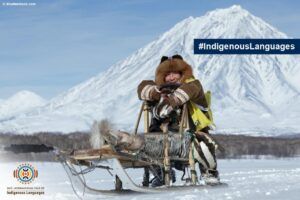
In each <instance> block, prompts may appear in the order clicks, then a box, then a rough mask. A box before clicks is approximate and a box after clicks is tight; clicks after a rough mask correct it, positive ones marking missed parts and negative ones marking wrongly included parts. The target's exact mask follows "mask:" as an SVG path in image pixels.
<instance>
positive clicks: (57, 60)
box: [0, 0, 300, 100]
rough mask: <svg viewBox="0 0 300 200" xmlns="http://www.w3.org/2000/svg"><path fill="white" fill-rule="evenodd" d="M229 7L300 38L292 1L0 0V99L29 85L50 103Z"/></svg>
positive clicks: (298, 12)
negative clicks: (189, 23) (188, 22)
mask: <svg viewBox="0 0 300 200" xmlns="http://www.w3.org/2000/svg"><path fill="white" fill-rule="evenodd" d="M8 2H19V3H20V2H27V3H35V5H32V6H7V5H5V3H8ZM233 4H238V5H241V6H242V7H243V8H244V9H246V10H248V11H250V12H251V13H252V14H254V15H255V16H258V17H260V18H262V19H263V20H265V21H266V22H268V23H270V24H271V25H272V26H274V27H276V28H277V29H279V30H280V31H282V32H284V33H286V34H287V35H288V36H290V37H294V38H299V36H300V26H299V21H300V2H299V1H296V0H294V1H291V0H285V1H279V0H265V1H261V0H251V1H235V0H215V1H211V0H189V1H187V0H164V1H162V0H27V1H24V0H13V1H12V0H6V1H5V0H0V45H1V48H0V99H6V98H8V97H10V96H11V95H13V94H15V93H16V92H18V91H20V90H30V91H33V92H35V93H37V94H38V95H40V96H42V97H43V98H45V99H48V100H49V99H51V98H53V97H55V96H56V95H58V94H60V93H62V92H64V91H66V90H68V89H70V88H71V87H73V86H75V85H77V84H79V83H81V82H83V81H85V80H87V79H89V78H91V77H93V76H95V75H97V74H99V73H101V72H102V71H105V70H107V69H108V68H109V67H110V66H111V65H112V64H114V63H116V62H118V61H120V60H123V59H125V58H126V57H127V56H129V55H131V54H132V53H133V52H134V51H136V50H138V49H139V48H142V47H143V46H145V45H146V44H148V43H149V42H151V41H153V40H155V39H157V38H158V37H159V36H160V35H161V34H163V33H164V32H165V31H167V30H169V29H170V28H172V27H173V26H174V25H175V24H176V23H178V22H179V21H181V20H183V19H185V18H187V17H189V16H193V17H199V16H202V15H204V14H205V13H206V12H208V11H211V10H214V9H216V8H227V7H230V6H232V5H233Z"/></svg>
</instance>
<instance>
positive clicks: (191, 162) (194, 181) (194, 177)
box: [189, 141, 197, 185]
mask: <svg viewBox="0 0 300 200" xmlns="http://www.w3.org/2000/svg"><path fill="white" fill-rule="evenodd" d="M194 150H195V145H194V141H192V143H191V146H190V152H189V165H190V168H191V176H192V184H193V185H196V184H197V172H196V167H195V158H194V155H193V154H194V153H193V151H194Z"/></svg>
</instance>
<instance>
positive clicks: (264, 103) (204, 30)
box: [0, 5, 300, 135]
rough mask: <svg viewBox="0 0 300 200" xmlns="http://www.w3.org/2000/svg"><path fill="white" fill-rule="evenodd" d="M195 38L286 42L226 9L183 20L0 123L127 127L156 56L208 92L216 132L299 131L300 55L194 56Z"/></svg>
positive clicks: (17, 127)
mask: <svg viewBox="0 0 300 200" xmlns="http://www.w3.org/2000/svg"><path fill="white" fill-rule="evenodd" d="M195 38H287V35H286V34H284V33H282V32H280V31H279V30H277V29H276V28H274V27H272V26H271V25H270V24H268V23H266V22H265V21H263V20H262V19H260V18H258V17H256V16H253V15H252V14H251V13H249V12H248V11H247V10H245V9H243V8H241V7H240V6H237V5H234V6H232V7H229V8H227V9H216V10H214V11H211V12H208V13H206V14H205V15H204V16H201V17H196V18H193V17H189V18H186V19H184V20H182V21H181V22H179V23H178V24H176V25H175V26H174V27H173V28H171V29H170V30H169V31H167V32H165V33H164V34H162V35H161V36H159V37H158V38H157V39H156V40H155V41H153V42H151V43H149V44H148V45H146V46H145V47H143V48H141V49H139V50H137V51H136V52H134V53H133V54H132V55H131V56H129V57H128V58H126V59H125V60H123V61H120V62H118V63H116V64H114V65H113V66H111V67H110V68H109V69H108V70H107V71H106V72H103V73H101V74H99V75H97V76H95V77H92V78H91V79H89V80H87V81H85V82H83V83H81V84H79V85H77V86H75V87H73V88H71V89H70V90H68V91H67V92H65V93H63V94H61V95H59V96H57V97H56V98H54V99H53V100H51V101H50V102H49V103H48V104H47V105H45V106H43V107H42V108H38V109H35V110H34V111H32V112H27V113H25V114H23V115H21V116H16V117H15V118H14V119H12V120H10V121H5V122H2V123H0V131H1V130H14V131H17V132H36V131H62V132H70V131H75V130H86V129H89V127H90V125H91V123H92V122H93V120H99V119H102V118H109V119H110V120H111V121H113V122H114V123H116V124H117V126H119V127H120V128H127V129H133V126H134V123H135V120H136V118H137V114H138V110H139V107H140V104H141V102H140V101H139V100H138V98H137V93H136V88H137V85H138V84H139V82H140V81H141V80H144V79H153V78H154V72H155V69H156V67H157V65H158V64H159V60H160V58H161V56H163V55H172V54H175V53H178V54H181V55H182V56H183V58H184V59H185V60H186V61H187V62H188V63H190V64H191V65H192V66H193V70H194V74H195V76H196V77H197V78H199V79H200V80H201V82H202V83H203V86H204V89H205V90H211V91H212V94H213V97H212V104H213V105H212V108H213V112H214V116H215V123H216V125H217V129H216V132H219V133H236V134H239V133H245V134H251V135H279V134H285V133H287V134H289V133H298V132H300V124H299V121H300V106H299V105H300V99H299V94H300V93H299V91H300V65H299V64H298V63H300V62H299V61H300V58H299V56H295V55H194V54H193V40H194V39H195Z"/></svg>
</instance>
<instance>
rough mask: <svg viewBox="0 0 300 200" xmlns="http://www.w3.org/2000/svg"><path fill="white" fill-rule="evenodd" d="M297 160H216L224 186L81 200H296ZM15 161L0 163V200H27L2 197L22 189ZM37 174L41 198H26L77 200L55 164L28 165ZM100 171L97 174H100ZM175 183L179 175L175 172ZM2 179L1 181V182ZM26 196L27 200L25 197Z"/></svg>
mask: <svg viewBox="0 0 300 200" xmlns="http://www.w3.org/2000/svg"><path fill="white" fill-rule="evenodd" d="M299 163H300V159H299V158H293V159H274V158H273V159H265V160H259V159H257V160H255V159H242V160H219V163H218V164H219V171H220V174H221V180H222V181H223V182H225V183H227V184H228V187H220V188H211V189H210V188H208V189H207V188H202V189H201V188H197V189H185V190H178V191H168V192H163V193H157V194H122V195H118V194H117V195H92V194H85V195H84V199H124V200H127V199H144V200H147V199H149V200H150V199H157V200H161V199H166V198H167V199H178V200H183V199H185V200H186V199H201V200H206V199H216V200H217V199H220V200H221V199H222V200H223V199H230V200H234V199H249V200H252V199H256V200H260V199H261V200H265V199H272V200H273V199H275V200H281V199H289V200H296V199H299V195H300V165H299ZM19 164H20V163H17V162H8V163H1V165H0V170H1V175H2V177H1V180H0V183H1V184H0V199H1V200H2V199H3V200H6V199H29V198H28V197H27V196H18V195H16V196H15V197H12V196H8V195H7V194H6V188H7V187H10V186H13V187H18V186H24V185H22V184H21V183H18V182H17V180H16V179H14V178H13V175H12V172H13V170H14V169H15V168H16V167H17V166H18V165H19ZM30 164H31V165H33V166H34V167H36V168H37V169H38V172H39V177H38V178H37V179H36V180H35V181H34V182H33V183H31V184H30V186H44V187H45V195H43V196H40V197H37V196H35V197H30V199H58V200H60V199H77V198H76V196H75V195H74V193H73V190H72V187H71V184H70V182H69V180H68V177H67V175H66V174H65V172H64V171H63V168H62V166H61V165H60V164H59V163H49V162H31V163H30ZM127 171H128V173H129V174H130V175H131V176H132V177H133V179H134V180H135V181H136V182H137V183H140V182H141V180H142V171H141V170H140V169H131V170H127ZM100 172H101V171H100ZM176 175H177V180H180V176H181V172H179V171H177V173H176ZM4 180H5V181H4ZM86 180H87V183H88V184H89V185H91V186H93V187H97V188H99V187H101V188H110V187H112V186H113V179H112V177H110V175H101V174H99V171H98V173H97V172H92V173H91V174H89V175H87V176H86ZM26 197H27V198H26Z"/></svg>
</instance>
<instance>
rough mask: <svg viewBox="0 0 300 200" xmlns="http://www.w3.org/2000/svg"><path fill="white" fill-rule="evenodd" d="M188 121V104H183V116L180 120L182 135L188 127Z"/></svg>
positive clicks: (180, 132)
mask: <svg viewBox="0 0 300 200" xmlns="http://www.w3.org/2000/svg"><path fill="white" fill-rule="evenodd" d="M186 122H187V105H186V104H184V105H183V110H182V116H181V121H180V127H179V134H180V137H182V135H183V129H184V128H186Z"/></svg>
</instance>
